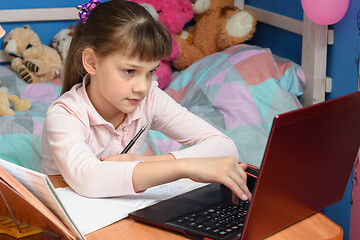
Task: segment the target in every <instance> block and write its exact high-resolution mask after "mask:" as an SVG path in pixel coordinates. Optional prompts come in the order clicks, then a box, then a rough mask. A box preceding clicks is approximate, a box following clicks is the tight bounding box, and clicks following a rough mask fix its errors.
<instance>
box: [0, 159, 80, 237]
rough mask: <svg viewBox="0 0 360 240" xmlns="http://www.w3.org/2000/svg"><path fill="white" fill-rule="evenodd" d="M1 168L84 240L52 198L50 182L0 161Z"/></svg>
mask: <svg viewBox="0 0 360 240" xmlns="http://www.w3.org/2000/svg"><path fill="white" fill-rule="evenodd" d="M0 164H1V166H2V167H3V168H4V169H5V170H6V171H7V172H8V173H10V174H11V175H12V176H13V177H14V178H16V179H17V180H18V181H19V182H20V183H21V184H23V185H24V186H25V187H26V188H27V189H28V190H30V192H32V193H33V194H34V195H35V196H36V197H37V198H38V199H39V200H40V201H42V202H43V203H44V204H45V205H46V206H47V207H48V208H49V209H51V210H52V211H53V212H54V213H55V214H56V215H57V216H58V217H59V218H60V219H61V221H62V222H63V223H64V224H65V225H66V226H67V227H68V228H69V229H72V230H73V232H74V234H76V236H77V237H78V238H81V239H85V238H84V237H83V236H81V234H79V233H78V232H77V229H76V226H74V224H73V223H72V222H71V220H70V219H69V217H68V215H67V213H66V212H65V211H64V209H63V208H62V206H61V204H60V203H59V202H58V201H57V197H56V196H54V192H53V191H54V190H53V189H50V188H49V185H48V183H49V182H50V180H49V179H48V177H47V176H46V175H45V174H42V173H39V172H36V171H33V170H30V169H27V168H24V167H21V166H19V165H16V164H13V163H10V162H7V161H5V160H2V159H0Z"/></svg>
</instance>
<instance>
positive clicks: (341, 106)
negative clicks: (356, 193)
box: [242, 92, 360, 239]
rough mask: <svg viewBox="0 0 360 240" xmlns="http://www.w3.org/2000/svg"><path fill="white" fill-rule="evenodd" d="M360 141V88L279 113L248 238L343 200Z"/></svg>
mask: <svg viewBox="0 0 360 240" xmlns="http://www.w3.org/2000/svg"><path fill="white" fill-rule="evenodd" d="M359 146H360V93H359V92H357V93H353V94H349V95H346V96H343V97H340V98H337V99H333V100H330V101H326V102H323V103H320V104H316V105H312V106H309V107H305V108H302V109H299V110H295V111H292V112H288V113H284V114H281V115H278V116H277V117H276V118H275V119H274V122H273V126H272V130H271V132H270V136H269V139H268V144H267V147H266V150H265V154H264V159H263V162H262V166H261V172H260V176H259V179H258V181H257V185H256V188H255V192H254V198H253V200H252V203H251V206H250V211H249V215H248V219H247V223H246V225H245V229H244V233H243V238H242V239H263V238H264V237H266V236H269V235H270V234H273V233H274V231H280V230H281V229H284V228H285V227H287V226H289V225H291V224H293V223H296V222H298V221H300V220H302V219H304V218H306V217H308V216H310V215H312V214H313V213H315V212H318V211H320V210H322V209H324V208H326V207H328V206H329V205H332V204H333V203H335V202H337V201H340V200H341V199H342V197H343V195H344V192H345V189H346V185H347V182H348V180H349V177H350V174H351V170H352V167H353V164H354V161H355V158H356V154H357V152H358V149H359Z"/></svg>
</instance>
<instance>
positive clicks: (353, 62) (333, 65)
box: [245, 0, 360, 239]
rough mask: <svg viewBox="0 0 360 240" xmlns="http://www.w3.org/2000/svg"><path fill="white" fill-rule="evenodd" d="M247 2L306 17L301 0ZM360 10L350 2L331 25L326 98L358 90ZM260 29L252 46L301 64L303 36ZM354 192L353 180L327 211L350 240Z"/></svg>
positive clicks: (359, 5) (355, 2)
mask: <svg viewBox="0 0 360 240" xmlns="http://www.w3.org/2000/svg"><path fill="white" fill-rule="evenodd" d="M245 3H246V4H249V5H252V6H259V7H261V8H265V9H268V10H271V11H276V12H278V13H281V14H284V15H287V16H290V17H294V18H297V19H302V16H303V11H302V8H301V1H300V0H288V1H284V0H272V1H264V0H246V1H245ZM359 11H360V1H358V0H350V5H349V9H348V11H347V13H346V15H345V17H344V18H343V19H342V20H341V21H339V22H338V23H336V24H334V25H331V26H329V28H331V29H333V30H334V34H335V36H334V38H335V40H334V41H335V43H334V45H332V46H329V47H328V61H327V64H328V66H327V75H328V76H329V77H331V78H332V79H333V83H332V86H333V88H332V92H331V93H328V94H326V99H332V98H335V97H339V96H342V95H345V94H348V93H351V92H355V91H356V90H357V87H358V62H359V57H360V37H359V36H360V17H358V12H359ZM359 16H360V14H359ZM358 24H359V25H358ZM257 29H259V31H258V32H256V33H255V36H254V38H253V39H252V40H250V41H249V43H251V44H257V45H260V46H262V47H269V48H270V49H271V50H272V51H273V52H274V53H275V54H278V55H280V56H283V57H288V58H290V59H293V60H294V61H295V62H297V63H301V41H302V40H301V37H300V36H298V35H296V34H291V33H286V32H284V31H282V30H277V29H275V28H273V27H271V26H268V25H265V24H259V25H258V27H257ZM351 179H352V177H351ZM351 191H352V182H351V180H350V181H349V183H348V186H347V189H346V192H345V194H344V198H343V200H342V201H340V202H338V203H336V204H334V205H332V206H330V207H329V208H327V209H325V210H324V211H323V213H324V214H326V215H327V216H328V217H330V218H331V219H332V220H333V221H335V222H336V223H338V224H339V225H340V226H341V227H342V228H343V230H344V239H349V229H350V210H351V204H350V202H351ZM358 239H360V238H358Z"/></svg>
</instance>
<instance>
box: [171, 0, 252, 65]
mask: <svg viewBox="0 0 360 240" xmlns="http://www.w3.org/2000/svg"><path fill="white" fill-rule="evenodd" d="M192 2H193V5H192V6H193V10H194V20H195V24H194V25H193V26H190V27H188V28H186V29H184V31H183V32H182V33H181V34H179V35H177V36H176V40H177V42H178V44H179V48H180V55H179V57H178V58H177V59H176V60H175V61H174V62H173V64H172V65H173V66H174V67H175V68H176V69H178V70H183V69H185V68H187V67H188V66H190V65H191V64H192V63H194V62H195V61H197V60H199V59H201V58H203V57H205V56H208V55H210V54H213V53H215V52H219V51H222V50H224V49H226V48H228V47H231V46H234V45H236V44H240V43H242V42H244V41H246V40H249V39H250V38H251V37H252V36H253V34H254V32H255V27H256V22H257V20H256V17H255V16H254V15H253V14H252V13H250V12H248V11H242V10H240V9H238V8H236V7H234V0H193V1H192ZM185 33H186V34H185Z"/></svg>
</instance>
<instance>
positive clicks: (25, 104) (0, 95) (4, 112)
mask: <svg viewBox="0 0 360 240" xmlns="http://www.w3.org/2000/svg"><path fill="white" fill-rule="evenodd" d="M0 84H1V81H0ZM10 102H11V103H12V108H13V109H11V105H10ZM30 107H31V102H30V100H29V99H26V98H19V97H18V96H16V95H8V88H7V87H0V116H8V115H15V111H17V112H23V111H26V110H29V109H30Z"/></svg>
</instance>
